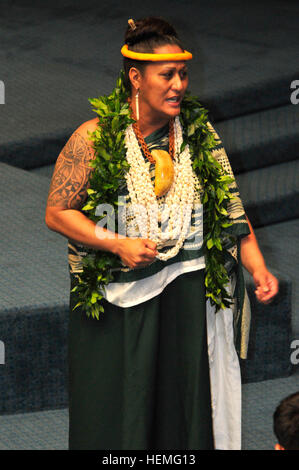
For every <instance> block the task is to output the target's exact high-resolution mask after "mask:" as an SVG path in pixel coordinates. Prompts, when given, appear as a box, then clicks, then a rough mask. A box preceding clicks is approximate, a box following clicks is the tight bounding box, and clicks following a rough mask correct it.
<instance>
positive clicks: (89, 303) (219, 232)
mask: <svg viewBox="0 0 299 470" xmlns="http://www.w3.org/2000/svg"><path fill="white" fill-rule="evenodd" d="M128 97H129V94H128V92H127V90H126V89H125V86H124V79H123V72H121V74H120V77H119V78H118V80H117V84H116V87H115V88H114V90H113V91H112V93H111V94H110V95H109V96H100V97H99V98H94V99H89V101H90V103H91V104H92V106H93V107H94V112H96V113H97V115H98V116H99V123H100V124H99V125H98V127H97V129H96V130H95V131H94V132H93V133H90V138H91V140H92V141H93V145H94V149H95V158H94V160H92V162H91V163H90V165H91V166H92V167H93V171H92V173H91V177H90V182H89V183H90V184H89V189H88V190H87V193H88V198H87V201H86V204H85V206H84V207H83V208H82V211H83V212H84V213H85V214H86V215H87V216H88V217H89V218H90V219H91V220H93V221H94V222H98V221H99V220H100V219H101V217H99V216H97V214H96V208H97V206H98V205H99V204H104V203H107V204H110V205H111V206H113V208H114V214H112V215H110V216H111V217H113V219H114V221H115V232H116V233H117V220H118V211H119V202H118V190H119V188H120V187H123V186H124V185H125V184H126V181H125V174H126V172H127V171H128V169H129V164H128V163H127V160H126V147H125V143H124V132H125V129H126V128H127V127H128V126H129V125H130V124H131V123H132V122H134V121H133V119H132V117H131V111H130V107H129V103H128ZM180 120H181V124H182V127H183V144H182V150H183V148H184V146H186V145H187V144H189V148H190V152H191V158H192V161H193V170H194V172H195V173H196V175H197V176H198V178H199V181H200V183H201V185H200V186H201V187H200V188H199V191H200V195H201V201H202V204H203V210H204V254H205V260H206V268H205V270H206V274H205V286H206V297H207V298H209V299H210V302H211V304H212V305H215V307H216V312H217V311H218V310H219V309H222V308H225V307H228V306H229V305H230V304H231V298H230V297H229V295H228V293H227V291H226V289H225V286H226V284H227V282H228V279H229V278H228V273H227V271H226V269H225V263H224V259H225V258H224V252H225V248H224V247H225V246H227V239H229V238H231V235H229V234H226V233H225V229H226V228H227V227H229V226H230V225H231V223H230V222H229V219H228V213H227V210H226V209H227V204H228V202H229V200H230V199H232V195H231V193H230V190H229V184H230V183H231V182H232V181H233V179H232V178H231V177H230V176H228V175H227V174H226V173H225V171H224V170H223V168H222V166H221V165H220V164H219V163H218V162H217V161H216V159H215V158H214V157H213V156H212V153H211V149H212V148H213V147H215V146H216V145H217V141H216V139H215V137H214V135H213V133H212V132H211V131H210V129H209V128H208V124H207V123H208V112H207V110H206V109H204V108H203V107H202V106H201V104H200V103H199V102H198V100H197V98H196V97H193V96H191V95H190V94H189V93H187V94H186V95H185V97H184V99H183V101H182V106H181V113H180ZM102 217H103V216H102ZM82 262H83V272H82V273H80V275H78V283H77V285H76V286H75V287H74V288H73V289H72V291H73V292H75V291H76V293H77V299H78V303H77V304H76V305H75V307H74V309H75V308H77V307H78V306H81V307H82V309H83V310H84V311H85V312H86V314H87V316H90V315H91V316H92V317H93V318H97V319H99V316H100V314H101V313H102V312H104V307H103V299H104V294H105V286H106V285H107V284H108V283H109V282H112V281H113V273H112V272H111V269H113V268H119V267H122V263H121V260H120V258H119V257H118V256H116V255H114V254H112V253H110V252H104V251H100V250H87V255H86V256H85V257H84V258H83V260H82Z"/></svg>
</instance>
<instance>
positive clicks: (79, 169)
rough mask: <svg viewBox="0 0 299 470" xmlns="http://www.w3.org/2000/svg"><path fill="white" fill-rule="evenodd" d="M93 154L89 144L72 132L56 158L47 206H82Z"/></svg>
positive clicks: (69, 207)
mask: <svg viewBox="0 0 299 470" xmlns="http://www.w3.org/2000/svg"><path fill="white" fill-rule="evenodd" d="M93 156H94V153H93V149H92V148H91V146H90V145H88V143H87V142H86V140H85V139H84V138H83V137H82V136H81V135H80V134H79V133H78V132H74V133H73V134H72V136H71V137H70V138H69V140H68V141H67V143H66V144H65V146H64V147H63V149H62V151H61V152H60V154H59V156H58V158H57V162H56V165H55V169H54V173H53V176H52V180H51V184H50V189H49V195H48V202H47V205H48V206H49V207H53V206H57V207H62V208H65V209H80V208H81V207H82V206H83V203H84V201H85V199H86V197H87V191H86V190H87V187H88V178H89V175H90V173H91V171H92V168H91V167H90V166H89V162H90V161H91V160H92V159H93Z"/></svg>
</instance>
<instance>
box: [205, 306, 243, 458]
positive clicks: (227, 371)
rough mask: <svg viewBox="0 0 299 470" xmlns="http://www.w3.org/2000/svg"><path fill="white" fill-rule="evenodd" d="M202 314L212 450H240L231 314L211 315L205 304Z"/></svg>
mask: <svg viewBox="0 0 299 470" xmlns="http://www.w3.org/2000/svg"><path fill="white" fill-rule="evenodd" d="M206 312H207V313H206V315H207V332H208V353H209V364H210V381H211V395H212V417H213V429H214V442H215V449H217V450H241V414H242V401H241V392H242V386H241V371H240V363H239V359H238V355H237V352H236V349H235V345H234V334H233V311H232V309H230V308H228V309H225V310H220V311H219V312H217V313H216V314H215V309H214V307H211V305H210V302H209V301H208V302H207V307H206Z"/></svg>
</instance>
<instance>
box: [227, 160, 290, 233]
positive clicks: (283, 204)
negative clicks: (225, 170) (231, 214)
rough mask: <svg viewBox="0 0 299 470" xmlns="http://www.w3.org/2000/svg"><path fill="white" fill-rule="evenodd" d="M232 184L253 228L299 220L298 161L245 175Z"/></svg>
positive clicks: (249, 172)
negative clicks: (236, 189)
mask: <svg viewBox="0 0 299 470" xmlns="http://www.w3.org/2000/svg"><path fill="white" fill-rule="evenodd" d="M236 181H237V184H238V186H239V190H240V195H241V198H242V201H243V203H244V207H245V210H246V213H247V215H248V217H249V219H250V221H251V222H252V224H253V226H254V227H262V226H266V225H270V224H274V223H278V222H283V221H286V220H289V219H295V218H297V217H299V204H298V195H299V160H294V161H291V162H286V163H280V164H278V165H272V166H269V167H266V168H261V169H259V170H252V171H248V172H247V173H242V174H239V175H236Z"/></svg>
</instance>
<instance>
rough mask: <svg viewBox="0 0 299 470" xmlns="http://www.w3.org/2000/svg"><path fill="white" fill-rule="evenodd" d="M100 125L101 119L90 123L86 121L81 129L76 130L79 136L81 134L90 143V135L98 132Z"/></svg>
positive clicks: (96, 118) (95, 119) (92, 120)
mask: <svg viewBox="0 0 299 470" xmlns="http://www.w3.org/2000/svg"><path fill="white" fill-rule="evenodd" d="M98 123H99V118H98V117H95V118H94V119H90V120H89V121H85V122H83V123H82V124H80V126H79V127H77V129H76V130H75V132H76V133H77V134H80V136H81V137H83V138H84V139H86V140H87V141H90V136H89V133H92V132H94V131H95V130H96V128H97V126H98Z"/></svg>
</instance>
